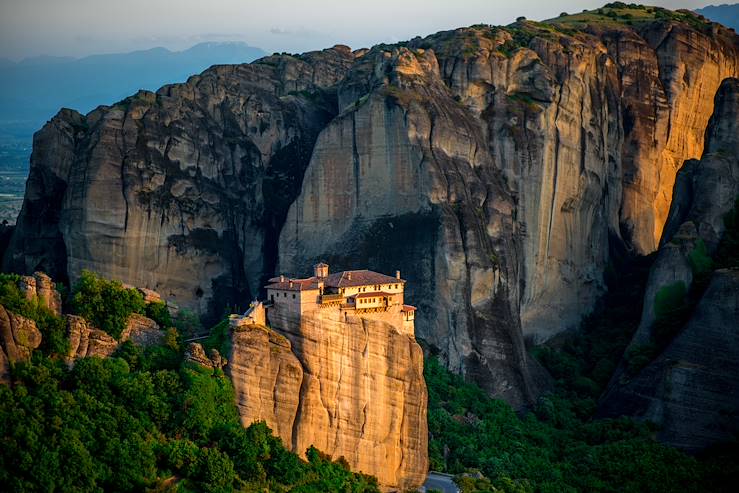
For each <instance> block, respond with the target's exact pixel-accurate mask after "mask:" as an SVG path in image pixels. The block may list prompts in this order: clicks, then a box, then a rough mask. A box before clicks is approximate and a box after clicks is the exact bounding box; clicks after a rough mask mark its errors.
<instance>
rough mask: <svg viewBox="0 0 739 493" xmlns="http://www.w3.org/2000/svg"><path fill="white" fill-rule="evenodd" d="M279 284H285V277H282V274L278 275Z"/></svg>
mask: <svg viewBox="0 0 739 493" xmlns="http://www.w3.org/2000/svg"><path fill="white" fill-rule="evenodd" d="M280 282H285V276H284V274H280Z"/></svg>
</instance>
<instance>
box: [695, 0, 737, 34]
mask: <svg viewBox="0 0 739 493" xmlns="http://www.w3.org/2000/svg"><path fill="white" fill-rule="evenodd" d="M696 12H698V13H699V14H700V15H702V16H704V17H707V18H709V19H711V20H712V21H714V22H720V23H721V24H723V25H724V26H726V27H730V28H732V29H734V30H735V31H739V3H734V4H723V5H708V6H706V7H703V8H702V9H697V10H696Z"/></svg>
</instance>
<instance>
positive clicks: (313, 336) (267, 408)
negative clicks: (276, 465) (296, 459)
mask: <svg viewBox="0 0 739 493" xmlns="http://www.w3.org/2000/svg"><path fill="white" fill-rule="evenodd" d="M321 313H322V315H321V316H304V317H303V318H302V319H301V320H300V321H297V320H292V321H290V322H289V323H287V324H282V325H283V326H281V327H279V328H276V329H275V330H279V334H278V333H277V332H275V330H271V329H266V328H264V327H258V326H251V327H240V328H238V329H237V330H234V331H233V332H232V352H231V355H230V357H229V360H230V363H229V364H228V366H227V367H226V371H227V373H228V374H229V375H230V376H231V378H232V380H233V383H234V388H235V389H236V395H237V403H238V406H239V412H240V414H241V419H242V422H243V423H244V424H245V425H247V424H251V423H252V422H253V421H255V420H264V421H266V422H267V424H268V425H269V426H270V427H271V428H272V429H273V430H274V431H275V433H277V434H278V435H279V436H280V437H281V438H282V439H283V440H284V441H285V443H286V444H288V446H290V447H291V448H292V450H293V451H295V452H296V453H299V454H304V453H305V451H306V450H307V449H308V447H310V446H311V445H313V446H315V447H317V448H318V449H319V450H321V451H323V452H325V453H327V454H329V455H330V456H331V457H333V458H335V459H336V458H339V457H344V458H345V459H346V460H347V461H348V463H349V465H350V466H351V467H352V470H357V471H362V472H365V473H367V474H371V475H374V476H376V477H377V478H378V481H379V482H380V484H381V485H382V486H384V487H385V488H393V489H399V490H400V491H404V490H406V489H411V488H415V487H418V486H419V485H421V484H422V483H423V482H424V480H425V478H426V474H427V471H428V455H427V445H428V444H427V441H428V429H427V424H426V401H427V395H426V385H425V382H424V379H423V353H422V351H421V348H420V346H419V345H418V344H417V343H416V341H415V339H414V338H413V336H409V335H405V334H402V333H401V332H399V330H398V328H396V327H395V326H394V325H393V324H391V323H389V322H386V321H382V320H370V319H367V318H361V317H359V316H354V315H345V314H343V313H341V312H340V311H339V310H338V309H337V310H326V311H325V312H321ZM285 316H287V315H285V314H282V315H278V316H277V317H278V318H279V317H282V318H281V320H286V319H285V318H284V317H285Z"/></svg>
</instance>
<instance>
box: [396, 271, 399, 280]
mask: <svg viewBox="0 0 739 493" xmlns="http://www.w3.org/2000/svg"><path fill="white" fill-rule="evenodd" d="M395 279H400V271H399V270H396V271H395Z"/></svg>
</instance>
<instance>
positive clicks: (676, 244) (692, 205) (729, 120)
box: [599, 79, 739, 449]
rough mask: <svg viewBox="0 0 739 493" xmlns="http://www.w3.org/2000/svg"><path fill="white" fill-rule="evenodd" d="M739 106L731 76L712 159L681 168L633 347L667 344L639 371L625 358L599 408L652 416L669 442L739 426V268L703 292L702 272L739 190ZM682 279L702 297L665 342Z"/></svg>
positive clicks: (692, 444) (697, 445)
mask: <svg viewBox="0 0 739 493" xmlns="http://www.w3.org/2000/svg"><path fill="white" fill-rule="evenodd" d="M738 111H739V80H738V79H728V80H726V81H724V83H723V84H722V85H721V89H720V91H719V93H718V95H717V96H716V111H715V112H714V115H713V117H712V119H711V122H710V125H709V128H708V130H707V132H706V149H705V153H704V154H703V157H702V158H701V159H700V161H688V162H686V163H685V165H684V166H683V168H682V169H681V170H680V172H679V174H678V178H677V183H676V184H675V189H674V198H673V200H672V206H671V209H670V214H669V218H668V221H667V224H666V226H665V230H664V236H663V238H662V242H661V243H662V244H661V246H660V249H659V252H658V254H657V259H656V261H655V263H654V265H653V266H652V270H651V272H650V275H649V280H648V284H647V289H646V293H645V298H644V309H643V313H642V319H641V322H640V325H639V328H638V330H637V332H636V334H635V335H634V338H633V340H632V342H631V346H630V347H631V348H632V350H634V349H637V348H639V347H642V348H643V347H645V346H646V345H648V344H652V343H654V344H656V345H657V349H658V350H659V352H658V353H657V354H656V355H655V357H654V359H653V361H652V362H651V363H649V364H648V365H646V367H645V368H643V369H642V370H640V371H639V372H638V373H636V374H635V375H631V374H629V373H627V372H626V365H625V364H624V365H622V367H621V368H620V369H619V370H618V371H617V372H616V374H615V375H614V377H613V379H612V381H611V383H610V385H609V388H608V390H607V392H606V394H605V395H604V397H603V399H602V401H601V403H600V409H599V413H600V414H601V415H602V416H618V415H622V414H624V415H629V416H636V417H639V418H644V419H649V420H652V421H654V422H656V423H658V424H659V425H660V432H659V437H660V439H661V440H663V441H665V442H667V443H670V444H672V445H675V446H678V447H682V448H686V449H701V448H705V447H706V446H709V445H712V444H714V443H716V442H720V441H728V440H731V439H732V438H733V437H734V434H735V433H736V432H737V431H738V430H739V428H737V426H736V419H735V417H736V414H737V413H739V398H737V396H739V384H738V383H737V379H736V375H737V374H738V373H737V372H738V371H739V367H737V362H738V361H739V353H737V351H738V348H739V331H738V330H737V329H738V328H739V325H738V324H737V319H738V317H739V303H738V300H739V295H738V294H737V293H739V272H737V271H736V270H719V271H716V272H715V273H713V275H712V277H711V279H710V283H709V285H708V287H707V289H706V291H705V293H702V296H701V293H700V290H701V286H700V285H696V279H701V277H704V276H706V275H708V273H707V272H703V271H702V270H701V269H704V268H705V267H703V266H702V265H700V259H701V258H707V257H708V255H711V254H713V253H714V252H715V251H716V248H717V246H718V245H719V241H720V240H721V237H722V235H723V234H724V231H725V224H724V217H725V215H726V214H727V212H729V211H730V210H731V209H732V207H733V206H734V204H735V200H736V198H737V197H738V196H739V114H738ZM674 283H683V285H684V287H685V290H686V291H687V292H688V293H689V294H688V296H689V297H693V298H694V297H696V296H701V298H700V301H699V302H698V304H697V306H696V307H695V310H694V312H693V313H692V315H691V316H690V318H689V320H688V321H687V323H686V324H685V326H684V327H677V329H678V330H679V332H678V333H677V335H676V336H675V337H674V338H673V339H672V340H671V341H667V344H666V345H665V343H664V342H662V341H659V340H657V339H659V337H657V336H659V334H656V333H655V321H656V319H657V315H656V313H655V312H656V306H657V295H658V293H660V292H661V291H662V290H664V289H666V288H667V287H668V286H670V285H673V284H674ZM673 323H674V322H673ZM661 346H664V347H661ZM627 354H628V351H627ZM632 373H633V372H632Z"/></svg>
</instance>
